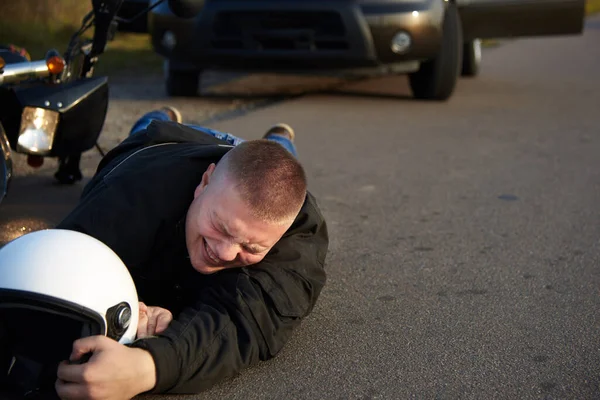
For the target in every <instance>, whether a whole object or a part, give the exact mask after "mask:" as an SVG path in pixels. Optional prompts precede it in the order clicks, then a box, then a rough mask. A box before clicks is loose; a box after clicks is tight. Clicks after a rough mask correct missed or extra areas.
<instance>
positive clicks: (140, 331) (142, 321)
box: [137, 312, 148, 338]
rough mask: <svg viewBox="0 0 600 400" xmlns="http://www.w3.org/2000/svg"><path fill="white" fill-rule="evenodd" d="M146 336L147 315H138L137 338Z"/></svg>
mask: <svg viewBox="0 0 600 400" xmlns="http://www.w3.org/2000/svg"><path fill="white" fill-rule="evenodd" d="M146 336H148V314H146V313H145V312H144V313H140V318H139V320H138V326H137V337H138V338H143V337H146Z"/></svg>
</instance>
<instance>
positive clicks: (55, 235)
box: [0, 229, 139, 344]
mask: <svg viewBox="0 0 600 400" xmlns="http://www.w3.org/2000/svg"><path fill="white" fill-rule="evenodd" d="M3 309H4V310H8V312H13V313H15V312H17V313H19V312H20V313H22V314H24V315H27V313H28V312H33V313H36V314H38V315H44V318H45V319H46V320H47V321H48V320H50V319H51V318H52V317H56V318H57V321H63V322H66V321H68V320H70V321H69V322H68V324H71V325H72V324H75V325H76V326H79V327H80V328H81V335H80V337H85V336H91V335H105V336H108V337H110V338H112V339H114V340H116V341H118V342H120V343H123V344H127V343H131V342H133V341H134V340H135V336H136V332H137V325H138V318H139V307H138V297H137V292H136V288H135V284H134V282H133V279H132V278H131V275H130V274H129V271H128V270H127V267H126V266H125V264H123V262H122V261H121V259H120V258H119V257H118V256H117V254H115V252H114V251H113V250H111V249H110V248H109V247H108V246H107V245H105V244H104V243H102V242H101V241H99V240H97V239H95V238H93V237H91V236H89V235H86V234H83V233H80V232H76V231H70V230H62V229H45V230H39V231H35V232H31V233H28V234H25V235H23V236H21V237H19V238H17V239H15V240H13V241H11V242H9V243H8V244H6V245H5V246H4V247H2V248H1V249H0V312H1V311H2V310H3ZM0 315H1V314H0ZM0 318H1V316H0ZM40 328H42V329H43V330H48V329H52V330H58V331H60V330H61V326H60V325H58V326H47V327H40ZM40 333H43V332H40Z"/></svg>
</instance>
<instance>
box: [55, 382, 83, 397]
mask: <svg viewBox="0 0 600 400" xmlns="http://www.w3.org/2000/svg"><path fill="white" fill-rule="evenodd" d="M54 389H56V394H57V395H58V397H60V398H61V400H71V399H83V398H87V397H88V396H85V394H86V390H85V387H84V386H83V385H80V384H78V383H68V382H64V381H62V380H61V379H60V378H59V379H57V380H56V383H55V384H54Z"/></svg>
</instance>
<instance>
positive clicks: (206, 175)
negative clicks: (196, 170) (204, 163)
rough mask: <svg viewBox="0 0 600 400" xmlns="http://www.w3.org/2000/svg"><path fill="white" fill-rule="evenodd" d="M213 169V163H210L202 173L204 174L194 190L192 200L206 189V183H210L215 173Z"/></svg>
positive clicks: (214, 166)
mask: <svg viewBox="0 0 600 400" xmlns="http://www.w3.org/2000/svg"><path fill="white" fill-rule="evenodd" d="M215 168H216V165H215V163H212V164H210V165H209V166H208V168H207V169H206V171H204V173H203V174H202V181H201V182H200V184H199V185H198V186H197V187H196V190H194V198H196V197H198V196H200V193H202V192H203V191H204V189H205V188H206V186H208V183H209V182H210V179H211V177H212V175H213V173H214V172H215Z"/></svg>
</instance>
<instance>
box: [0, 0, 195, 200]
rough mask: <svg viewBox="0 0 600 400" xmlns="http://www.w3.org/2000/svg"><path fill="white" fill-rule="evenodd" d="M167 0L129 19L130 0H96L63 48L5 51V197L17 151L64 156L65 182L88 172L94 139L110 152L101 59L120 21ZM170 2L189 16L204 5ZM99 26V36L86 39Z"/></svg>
mask: <svg viewBox="0 0 600 400" xmlns="http://www.w3.org/2000/svg"><path fill="white" fill-rule="evenodd" d="M164 1H167V0H159V1H156V2H153V4H152V5H151V6H149V7H148V8H147V9H145V10H143V11H141V12H140V13H139V14H138V15H136V16H134V17H133V18H131V19H128V20H125V19H123V18H120V17H117V16H116V15H117V13H118V11H119V9H120V7H121V5H122V3H123V0H91V2H92V8H93V10H92V11H90V12H89V13H88V14H87V15H86V16H85V17H84V18H83V21H82V24H81V28H80V29H79V30H77V31H76V32H75V33H74V34H73V36H72V38H71V40H70V42H69V44H68V46H67V49H66V51H65V52H64V53H63V54H60V53H59V52H58V51H57V50H55V49H52V50H49V51H48V52H47V53H46V56H45V57H44V59H42V60H35V61H31V60H29V59H28V57H26V56H24V55H23V54H20V55H21V57H19V54H17V56H16V57H15V56H14V55H15V52H14V51H13V52H10V54H8V53H6V52H1V51H0V152H1V153H0V203H1V202H2V200H3V199H4V197H5V196H6V194H7V193H8V188H9V186H10V182H11V179H12V176H13V161H12V152H16V153H20V154H25V155H27V162H28V164H29V165H30V166H32V167H35V168H39V167H40V166H42V165H43V163H44V159H45V158H58V164H59V165H58V170H57V171H56V173H55V174H54V177H55V178H56V180H57V181H58V182H59V183H61V184H73V183H76V182H78V181H80V180H81V179H82V178H83V176H82V173H81V169H80V162H81V155H82V153H83V152H85V151H88V150H90V149H92V148H94V147H95V148H96V149H97V150H98V151H99V152H100V154H101V155H102V156H104V152H103V151H102V149H101V148H100V146H99V145H98V137H99V136H100V133H101V131H102V127H103V125H104V121H105V118H106V112H107V109H108V97H109V91H108V77H106V76H99V77H95V76H93V75H94V67H95V64H96V63H97V61H98V57H99V56H100V55H101V54H102V53H104V50H105V47H106V44H107V42H109V41H111V40H112V39H113V38H114V36H115V33H116V32H117V27H118V23H119V22H125V23H131V22H133V21H135V20H136V19H137V18H139V17H141V16H143V15H144V14H146V13H147V12H148V11H149V10H151V9H152V8H154V7H156V6H158V5H159V4H161V3H163V2H164ZM168 3H169V5H170V7H172V9H173V11H174V13H176V15H178V16H180V17H183V18H189V17H191V16H193V15H194V13H197V12H198V11H199V5H201V4H200V3H195V2H192V3H190V2H189V0H168ZM188 3H190V4H193V6H190V5H189V4H188ZM92 27H94V34H93V37H92V39H84V38H83V34H84V33H85V32H86V31H88V30H89V29H90V28H92Z"/></svg>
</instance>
